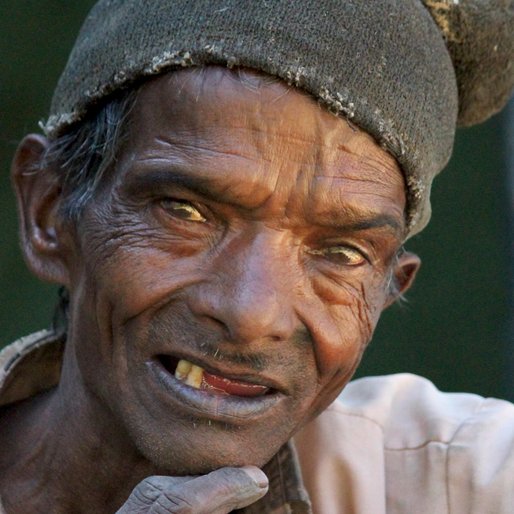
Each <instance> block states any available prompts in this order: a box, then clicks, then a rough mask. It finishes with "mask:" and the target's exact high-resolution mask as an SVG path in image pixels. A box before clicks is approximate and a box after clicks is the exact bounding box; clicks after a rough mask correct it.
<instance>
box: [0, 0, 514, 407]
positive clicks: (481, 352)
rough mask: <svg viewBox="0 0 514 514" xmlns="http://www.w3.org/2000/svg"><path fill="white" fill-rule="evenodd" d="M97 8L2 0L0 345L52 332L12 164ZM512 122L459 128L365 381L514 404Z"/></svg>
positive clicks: (50, 295)
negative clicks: (23, 249)
mask: <svg viewBox="0 0 514 514" xmlns="http://www.w3.org/2000/svg"><path fill="white" fill-rule="evenodd" d="M93 3H94V2H93V1H91V0H89V1H84V0H74V1H72V2H71V1H69V0H61V1H58V0H53V1H52V0H38V1H36V0H24V1H20V0H17V1H16V2H12V1H9V2H8V1H6V0H0V7H1V8H0V13H1V14H2V16H1V17H0V57H1V59H0V162H1V170H2V172H1V175H0V206H1V213H0V214H1V223H2V225H1V226H2V231H1V242H0V243H1V244H0V252H1V253H0V305H1V308H0V327H1V332H0V334H1V335H0V347H1V346H3V345H5V344H7V343H8V342H10V341H11V340H13V339H15V338H16V337H19V336H21V335H24V334H26V333H28V332H30V331H34V330H37V329H40V328H42V327H44V326H47V325H48V324H49V322H50V319H51V313H52V311H53V305H54V303H55V299H56V290H55V287H53V286H48V285H44V284H41V283H39V282H38V281H37V280H36V279H35V278H33V277H31V275H30V273H29V272H28V271H27V270H26V268H25V265H24V263H23V261H22V257H21V253H20V251H19V247H18V242H17V223H16V215H15V202H14V197H13V194H12V192H11V188H10V184H9V166H10V160H11V158H12V154H13V153H14V150H15V148H16V144H17V141H18V140H19V139H20V138H21V137H22V136H23V134H25V133H27V132H31V131H37V130H38V127H37V121H38V120H40V119H42V118H44V117H45V116H46V113H47V110H48V106H49V102H50V97H51V93H52V90H53V88H54V86H55V83H56V81H57V78H58V76H59V73H60V71H61V69H62V67H63V66H64V63H65V61H66V58H67V54H68V52H69V50H70V48H71V46H72V44H73V41H74V38H75V36H76V33H77V31H78V28H79V26H80V24H81V21H82V19H83V18H84V16H85V15H86V13H87V11H88V9H89V8H90V7H91V5H92V4H93ZM506 127H507V116H506V114H501V115H499V116H496V117H494V118H493V119H491V120H489V121H488V122H487V123H485V124H483V125H481V126H480V127H475V128H472V129H466V130H463V131H460V132H459V134H458V137H457V144H456V148H455V152H454V156H453V158H452V161H451V163H450V165H449V167H448V168H447V169H446V170H445V172H444V173H443V174H442V175H441V176H440V177H439V179H438V180H436V182H435V185H434V190H433V210H434V214H433V218H432V222H431V224H430V225H429V227H428V228H427V229H426V230H425V231H424V232H422V233H421V234H420V235H419V236H417V237H416V238H415V239H414V240H412V241H410V242H409V243H408V245H407V248H408V249H410V250H413V251H415V252H417V253H419V255H421V257H422V259H423V267H422V270H421V272H420V275H419V276H418V280H417V283H416V284H415V286H414V288H413V290H412V291H411V292H410V293H409V294H408V302H407V303H404V304H403V305H402V306H394V307H392V308H391V309H389V311H387V312H386V313H385V315H384V316H383V319H382V320H381V322H380V325H379V327H378V330H377V333H376V336H375V338H374V340H373V343H372V344H371V347H370V349H369V350H368V353H367V354H366V356H365V358H364V361H363V363H362V366H361V368H360V370H359V372H358V374H359V376H361V375H365V374H383V373H393V372H402V371H410V372H414V373H418V374H421V375H424V376H426V377H428V378H430V379H431V380H433V381H434V382H435V383H436V385H437V386H438V387H439V388H442V389H445V390H452V391H456V390H466V391H471V392H476V393H479V394H482V395H486V396H489V395H492V396H498V397H502V398H508V399H511V400H514V378H513V376H512V375H513V373H512V372H513V366H512V363H513V362H514V358H513V351H514V341H513V334H514V332H513V325H512V321H513V315H512V311H513V305H512V300H513V294H512V290H511V289H512V283H513V281H512V277H513V275H512V267H513V262H512V261H510V262H509V260H510V259H512V254H511V252H512V226H510V225H509V217H510V214H511V211H510V210H509V194H508V193H509V191H508V188H507V184H508V181H507V162H508V155H507V144H506V136H505V133H506V132H505V131H506Z"/></svg>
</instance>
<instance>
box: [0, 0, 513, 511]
mask: <svg viewBox="0 0 514 514" xmlns="http://www.w3.org/2000/svg"><path fill="white" fill-rule="evenodd" d="M432 4H437V5H432ZM439 4H440V3H438V2H436V3H433V2H426V5H423V4H422V3H421V2H418V1H417V0H405V1H402V2H393V1H380V2H376V3H374V4H373V9H372V10H371V9H370V8H369V5H364V4H363V3H362V2H360V3H359V2H347V3H341V2H312V1H304V2H298V4H297V6H296V7H295V8H294V9H293V8H292V7H291V5H290V4H289V3H287V2H265V1H263V2H255V3H252V4H245V3H242V2H237V1H232V2H222V3H220V4H219V5H217V4H216V3H213V2H207V1H206V2H201V1H197V2H193V3H190V4H187V3H185V2H184V3H182V2H177V3H174V4H172V5H170V3H169V2H165V1H156V2H152V3H147V2H138V1H135V0H132V1H124V2H122V1H109V0H104V1H101V2H99V3H98V4H97V6H96V7H95V8H94V9H93V11H92V13H91V14H90V16H89V17H88V19H87V21H86V23H85V25H84V27H83V30H82V32H81V34H80V36H79V39H78V41H77V43H76V46H75V49H74V51H73V52H72V55H71V57H70V61H69V63H68V65H67V67H66V70H65V72H64V74H63V76H62V78H61V81H60V83H59V85H58V87H57V90H56V93H55V96H54V102H53V105H52V113H51V116H50V118H49V120H48V123H47V124H46V127H45V131H46V135H47V137H43V136H40V135H29V136H27V137H26V138H25V139H24V140H23V141H22V142H21V144H20V146H19V148H18V151H17V153H16V156H15V158H14V162H13V179H14V184H15V188H16V192H17V195H18V199H19V205H20V219H21V226H22V239H23V248H24V252H25V257H26V259H27V262H28V264H29V266H30V267H31V269H32V270H33V271H34V272H35V273H36V275H37V276H38V277H40V278H41V279H44V280H49V281H52V282H56V283H59V284H61V285H63V286H64V288H65V291H66V292H65V293H63V298H62V302H61V315H62V322H61V323H56V326H55V327H54V329H53V330H51V331H44V332H41V333H38V334H34V335H32V336H29V337H28V338H25V339H23V340H20V341H18V342H16V343H14V344H13V345H12V346H10V347H8V348H7V349H6V350H4V352H3V354H2V356H1V361H0V362H1V365H2V371H1V375H0V388H1V389H0V403H1V405H2V410H1V413H2V414H1V415H2V422H1V424H0V441H1V442H2V448H3V450H2V453H1V455H0V470H1V472H0V498H1V499H2V503H3V509H4V510H5V512H7V513H9V514H11V513H25V512H56V513H58V512H63V513H64V512H66V513H68V512H98V513H103V512H106V513H107V512H115V511H118V512H120V513H129V512H194V513H200V512H216V513H222V512H223V513H226V512H230V511H231V510H234V509H241V508H244V509H245V512H277V513H278V512H308V511H309V509H310V507H309V503H310V502H311V503H312V506H313V510H314V512H321V513H331V512H370V513H381V512H385V511H386V509H387V511H388V512H398V513H399V512H447V511H448V512H500V513H501V512H505V513H506V512H509V511H510V510H509V509H511V507H512V504H513V503H512V502H514V498H513V492H512V491H513V490H514V488H512V487H510V486H511V485H512V475H513V472H514V442H513V441H514V407H512V406H511V405H510V404H507V403H506V402H500V401H490V400H483V399H481V398H478V397H475V396H471V395H462V396H461V395H446V396H445V395H442V394H441V393H438V392H437V391H436V390H435V389H434V388H433V387H432V386H431V385H430V384H429V383H427V382H426V381H423V380H422V379H420V378H417V377H412V376H398V377H391V378H379V379H369V380H364V381H361V382H360V383H356V384H353V385H350V386H349V387H348V389H347V392H346V396H345V399H344V401H343V403H338V402H335V403H333V401H334V399H335V398H336V397H337V395H338V394H339V393H340V391H341V390H342V388H343V387H344V386H345V385H346V384H347V382H348V381H349V380H350V378H351V376H352V375H353V373H354V371H355V369H356V367H357V365H358V363H359V360H360V358H361V356H362V353H363V351H364V350H365V348H366V345H367V343H368V342H369V341H370V339H371V336H372V333H373V330H374V328H375V326H376V323H377V321H378V318H379V316H380V313H381V312H382V310H383V309H385V308H386V307H387V306H388V305H390V304H391V303H392V302H394V301H395V300H396V298H398V296H399V295H400V294H402V293H403V292H405V291H406V290H407V289H408V287H409V286H410V284H411V283H412V281H413V279H414V276H415V274H416V271H417V269H418V267H419V259H418V258H417V257H416V256H414V255H412V254H410V253H408V252H405V251H403V250H402V244H403V242H404V240H405V239H406V238H407V237H409V236H411V235H413V234H414V233H416V232H418V231H419V230H420V229H421V228H423V226H424V225H425V224H426V223H427V221H428V217H429V198H428V191H429V189H430V184H431V181H432V179H433V176H434V175H435V174H436V173H437V172H438V171H440V169H441V168H442V167H443V166H444V164H445V163H446V161H447V159H448V157H449V153H450V150H451V146H452V141H453V133H454V131H455V125H456V119H457V116H458V117H459V120H460V121H461V122H466V123H472V122H476V121H478V120H480V119H483V118H484V117H485V116H487V115H489V114H491V113H492V112H494V111H496V110H498V109H499V108H500V107H501V106H502V105H503V103H504V102H505V100H506V99H507V98H508V95H509V94H510V90H511V87H512V82H513V81H514V78H513V73H512V69H513V61H512V49H513V39H512V31H511V28H512V23H513V20H514V5H513V4H512V3H511V2H498V3H497V4H496V5H492V6H491V9H490V11H487V13H488V16H484V12H483V11H480V12H479V15H476V10H475V8H474V7H473V8H471V9H470V10H469V12H468V11H467V10H466V8H465V7H462V11H458V13H460V14H458V15H456V14H455V11H454V10H453V9H454V8H451V9H450V8H449V6H447V9H446V10H445V9H442V10H441V6H440V5H439ZM429 9H431V10H429ZM455 9H457V7H455ZM474 14H475V16H473V15H474ZM464 15H466V16H468V17H466V18H465V19H466V21H467V23H468V25H466V24H464V23H463V24H461V25H454V22H455V20H457V21H458V20H459V19H460V18H459V16H464ZM470 20H471V21H473V22H475V23H476V26H473V25H472V28H473V29H475V30H476V31H477V32H473V31H471V33H464V32H462V33H461V32H459V33H458V34H457V32H456V27H458V28H459V30H462V31H463V30H464V29H465V28H466V27H467V30H471V29H470V28H469V23H470ZM455 23H456V22H455ZM441 30H442V31H443V33H444V35H445V37H446V40H447V44H448V47H447V46H446V45H445V42H444V40H443V37H442V36H441V32H440V31H441ZM478 33H480V34H482V35H483V38H482V39H480V38H479V39H480V40H481V41H482V44H483V45H485V46H484V47H480V46H477V43H474V41H475V40H476V37H475V36H476V34H478ZM457 35H458V38H457ZM457 39H458V40H459V42H458V43H459V44H457V43H456V40H457ZM491 40H494V41H495V42H496V47H495V48H496V49H495V53H494V54H493V55H492V56H489V55H488V57H487V59H486V58H485V57H484V56H483V55H482V54H484V53H487V52H485V51H484V48H485V47H487V45H489V42H490V41H491ZM469 41H471V43H470V44H469V45H468V46H466V42H469ZM474 45H475V46H474ZM448 49H450V50H451V52H452V56H453V58H454V61H452V60H451V57H450V53H449V51H448ZM473 52H475V53H473ZM489 53H490V52H489ZM470 55H473V56H474V57H476V56H477V55H478V56H482V59H481V60H480V59H476V61H477V63H476V64H475V66H474V67H473V66H471V65H470V62H471V61H472V59H467V58H468V57H469V56H470ZM459 62H464V63H465V64H466V65H465V66H462V68H459V66H458V63H459ZM484 70H487V71H488V73H489V74H492V75H493V76H494V81H491V80H490V78H489V77H485V76H484V74H483V71H484ZM456 74H457V75H456ZM456 76H457V79H456ZM479 79H481V80H479ZM491 82H492V85H491ZM493 90H494V94H493ZM458 111H459V113H458ZM321 413H322V414H321ZM318 415H319V416H318ZM317 416H318V417H317ZM292 438H294V439H292ZM486 448H487V453H486ZM259 468H264V470H265V474H264V473H263V472H262V471H261V470H260V469H259ZM302 475H303V480H302ZM268 489H269V491H268ZM266 493H267V494H266ZM118 509H119V510H118ZM459 509H460V510H459Z"/></svg>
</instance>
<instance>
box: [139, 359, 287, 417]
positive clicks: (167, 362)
mask: <svg viewBox="0 0 514 514" xmlns="http://www.w3.org/2000/svg"><path fill="white" fill-rule="evenodd" d="M147 365H148V367H149V369H150V371H151V372H152V375H153V376H154V377H155V378H156V379H157V383H158V384H159V385H160V387H159V390H160V391H159V393H160V394H162V393H164V395H165V401H166V402H168V403H172V404H173V405H174V406H175V407H176V408H179V409H180V410H184V409H185V410H186V411H188V412H189V413H190V414H194V415H195V416H199V417H203V418H208V419H210V420H218V421H223V422H225V423H231V422H234V421H237V423H238V424H240V423H244V421H248V422H250V421H251V420H255V418H256V417H260V416H262V415H265V414H266V413H267V412H268V411H269V410H270V409H271V408H273V407H274V406H276V405H277V404H278V403H280V402H281V401H282V400H284V399H285V397H286V395H285V394H284V392H283V391H282V390H281V389H282V388H280V387H279V386H277V384H275V383H274V381H273V380H268V379H267V378H265V377H262V376H260V375H257V374H254V373H253V372H250V373H244V374H241V373H233V372H227V371H226V370H223V371H221V370H218V369H214V368H213V367H210V366H209V365H206V364H205V363H203V362H199V361H196V362H191V361H190V360H189V359H185V358H180V357H176V356H172V355H163V354H160V355H156V356H155V357H154V358H153V359H151V360H150V361H148V362H147ZM163 390H164V391H163Z"/></svg>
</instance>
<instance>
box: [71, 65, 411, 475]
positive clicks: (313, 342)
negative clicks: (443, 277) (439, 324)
mask: <svg viewBox="0 0 514 514" xmlns="http://www.w3.org/2000/svg"><path fill="white" fill-rule="evenodd" d="M404 208H405V194H404V182H403V179H402V175H401V173H400V171H399V169H398V167H397V165H396V164H395V161H394V160H393V159H392V158H391V157H390V156H389V155H388V154H387V153H386V152H385V151H383V150H381V149H380V148H379V147H378V146H377V145H376V144H375V143H374V141H373V140H372V139H371V138H370V137H369V136H367V135H366V134H364V133H363V132H361V131H359V130H357V129H355V128H354V127H352V126H351V125H350V124H349V123H347V122H346V121H344V120H342V119H340V118H337V117H335V116H333V115H331V114H329V113H328V112H326V111H325V110H324V109H322V108H321V107H319V106H318V104H317V103H316V102H315V101H314V100H312V99H311V98H309V97H307V96H306V95H303V94H301V93H299V92H298V91H295V90H288V89H287V88H286V87H285V86H284V85H282V84H281V83H263V82H262V81H261V79H259V78H258V77H256V76H255V75H252V74H248V73H245V74H243V76H242V78H240V77H238V75H237V74H233V73H232V72H229V71H225V70H222V69H220V68H214V67H213V68H206V69H204V70H202V71H194V70H193V71H182V72H176V73H172V74H169V75H165V76H163V77H160V78H158V79H155V80H153V81H152V82H150V83H148V84H147V85H145V86H144V87H143V88H142V90H141V93H140V95H139V97H138V100H137V103H136V107H135V108H134V110H133V111H132V113H131V129H130V134H129V138H128V141H127V142H126V144H124V146H123V149H122V151H121V153H120V156H119V159H118V161H117V163H116V166H115V170H113V172H112V175H111V177H109V179H107V180H106V181H105V183H103V184H102V186H101V188H100V189H99V191H98V193H97V194H96V195H95V197H94V199H93V200H92V201H91V202H90V204H89V205H88V207H87V208H86V210H85V212H84V214H83V217H82V219H81V220H80V222H79V223H78V226H77V228H76V233H75V235H74V238H75V248H74V249H73V252H70V257H69V258H68V259H67V262H68V263H69V264H68V266H69V275H70V283H69V284H68V286H69V288H70V291H71V329H70V342H69V346H70V349H71V352H73V355H74V359H76V363H77V365H78V368H79V369H80V373H81V376H82V378H83V380H84V384H85V388H86V389H87V390H88V391H90V392H92V393H93V395H94V396H95V397H97V398H99V401H100V403H101V404H102V405H103V406H104V407H105V410H106V412H112V413H114V416H115V419H116V422H117V423H119V425H120V430H123V429H124V430H126V431H127V432H128V434H129V436H130V438H131V439H132V441H134V443H135V445H136V446H137V447H138V448H139V450H140V451H141V452H142V453H143V454H144V455H145V456H146V457H147V458H149V459H150V460H151V461H152V462H154V463H156V464H157V465H159V466H161V467H163V468H165V469H168V470H170V471H172V472H174V473H201V472H205V471H207V470H210V469H213V468H217V467H220V466H223V465H243V464H256V465H262V464H264V463H265V462H266V461H267V460H269V459H270V458H271V457H272V455H273V454H274V453H275V452H276V451H277V450H278V448H279V447H280V446H281V445H282V444H283V443H284V442H285V441H286V440H288V439H289V438H290V436H291V435H292V434H293V433H294V432H295V431H296V430H297V429H298V428H299V427H300V426H301V425H302V424H304V423H306V422H307V421H308V420H309V419H311V418H312V417H313V416H315V415H316V414H317V413H319V412H320V411H321V410H322V409H323V408H324V407H326V406H327V405H328V404H329V403H330V402H331V401H332V400H333V399H334V397H335V396H336V395H337V394H338V393H339V391H340V390H341V389H342V387H343V386H344V385H345V384H346V383H347V381H348V380H349V379H350V377H351V376H352V374H353V372H354V370H355V368H356V366H357V364H358V362H359V360H360V358H361V355H362V352H363V350H364V349H365V347H366V345H367V343H368V342H369V340H370V338H371V335H372V332H373V330H374V328H375V325H376V323H377V320H378V317H379V315H380V312H381V311H382V309H383V308H384V306H385V304H386V303H387V302H388V301H389V300H390V297H389V296H388V293H387V292H388V284H389V281H390V280H391V276H392V273H393V272H395V270H394V269H393V268H394V263H395V262H396V261H395V255H396V252H397V250H398V248H399V246H400V244H401V241H402V238H403V235H404ZM396 266H398V264H396ZM181 360H182V362H181V366H182V367H183V368H184V369H185V370H186V371H187V368H188V366H189V365H190V363H192V364H194V365H197V366H199V367H200V368H202V369H203V370H205V371H206V372H207V373H206V374H204V378H203V380H202V370H201V369H200V370H198V369H196V371H195V373H196V375H195V376H196V378H195V377H192V376H190V377H189V380H188V381H189V383H190V385H187V384H186V382H184V381H183V380H180V379H179V378H176V377H175V373H176V367H177V364H178V363H179V361H181ZM191 377H192V378H191ZM198 377H199V381H198V380H197V379H198ZM213 377H214V378H213ZM224 378H228V379H231V380H229V381H227V380H224ZM202 383H203V385H202V386H200V388H198V386H199V385H200V384H202ZM208 384H210V386H211V387H209V385H208ZM213 384H214V388H212V385H213ZM227 392H228V393H229V394H227Z"/></svg>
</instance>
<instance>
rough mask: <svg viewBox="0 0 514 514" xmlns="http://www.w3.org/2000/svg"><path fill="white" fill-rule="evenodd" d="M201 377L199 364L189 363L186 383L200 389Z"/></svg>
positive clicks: (201, 370) (201, 371)
mask: <svg viewBox="0 0 514 514" xmlns="http://www.w3.org/2000/svg"><path fill="white" fill-rule="evenodd" d="M202 379H203V368H201V367H200V366H196V365H195V364H191V369H190V370H189V373H188V374H187V378H186V384H187V385H188V386H191V387H196V389H200V386H201V385H202Z"/></svg>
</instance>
